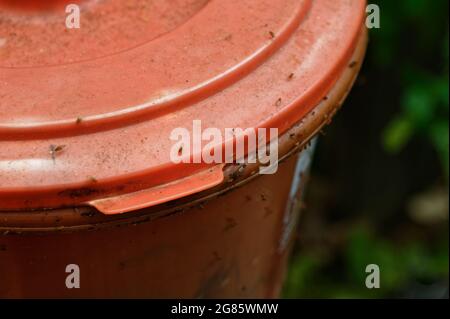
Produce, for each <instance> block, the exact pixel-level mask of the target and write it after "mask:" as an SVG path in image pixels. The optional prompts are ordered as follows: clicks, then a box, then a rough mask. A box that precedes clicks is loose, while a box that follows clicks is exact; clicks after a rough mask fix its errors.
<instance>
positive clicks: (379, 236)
mask: <svg viewBox="0 0 450 319" xmlns="http://www.w3.org/2000/svg"><path fill="white" fill-rule="evenodd" d="M369 2H370V3H375V4H377V5H379V7H380V11H381V28H380V29H372V30H371V32H370V45H369V49H368V53H367V58H366V63H365V71H363V73H365V74H364V76H365V77H367V78H368V82H370V78H371V77H373V78H375V79H380V78H381V79H384V78H385V79H386V80H385V82H383V83H382V85H383V86H386V94H385V95H384V96H379V97H378V98H377V103H378V105H377V106H376V107H379V108H384V109H386V108H388V107H391V106H392V105H395V103H397V101H398V107H397V108H396V109H395V110H392V114H393V115H392V117H391V118H390V119H389V120H388V121H387V123H385V124H383V127H384V129H383V130H382V131H381V132H379V133H377V134H379V135H381V136H380V138H381V141H382V143H381V145H382V147H383V150H384V152H385V153H387V154H390V156H392V158H393V159H396V161H397V162H398V161H399V160H400V159H401V158H402V157H401V156H400V154H401V153H402V151H404V149H405V148H407V146H409V145H408V144H410V143H411V142H412V141H413V140H416V141H417V140H421V141H425V144H428V145H431V148H430V149H434V150H435V152H436V154H437V155H438V156H436V158H437V157H439V160H440V162H441V166H442V170H441V171H442V176H443V177H444V178H443V180H445V183H446V184H447V187H448V179H449V118H448V117H449V75H448V73H449V62H448V61H449V29H448V27H449V25H448V24H449V21H448V9H449V8H448V7H449V1H448V0H432V1H429V0H377V1H369ZM372 85H373V84H372ZM364 89H365V90H371V84H370V83H369V84H368V87H367V88H364ZM383 101H385V103H384V105H383ZM379 135H377V136H379ZM413 145H418V144H417V143H415V144H413ZM419 145H421V144H419ZM421 151H422V150H417V152H418V153H420V152H421ZM382 152H383V151H382ZM372 154H373V153H372ZM356 157H358V156H356ZM435 161H436V162H437V163H438V160H435ZM393 162H394V163H395V161H394V160H393ZM384 163H385V165H386V162H384ZM427 163H428V165H433V164H434V162H432V163H431V164H430V162H427ZM352 165H354V164H352ZM412 169H417V168H412ZM418 169H423V170H424V174H427V173H428V172H429V171H430V169H429V167H420V168H418ZM378 171H380V173H381V174H382V168H378ZM430 174H431V173H430ZM400 176H401V175H400ZM386 179H388V178H387V177H386ZM390 182H391V183H393V184H394V185H401V184H399V183H397V184H395V180H393V179H390ZM410 182H411V181H410ZM429 187H430V188H431V187H432V185H430V186H429ZM441 187H442V186H441ZM444 187H445V186H444ZM371 196H375V195H371ZM396 196H397V195H396ZM401 196H402V195H400V194H398V196H397V197H398V201H400V200H402V201H403V200H405V199H404V198H403V197H401ZM403 196H405V194H404V193H403ZM333 200H334V199H333V198H332V196H331V201H333ZM377 200H378V201H383V198H378V199H376V200H375V201H377ZM373 202H374V201H372V202H370V203H373ZM386 202H387V201H386ZM310 204H313V203H310ZM403 205H404V206H406V205H407V204H406V203H403ZM380 207H383V206H380ZM356 209H358V208H357V207H356ZM359 213H361V214H360V215H361V216H360V218H361V219H362V220H363V225H365V226H360V224H359V223H353V222H352V217H350V221H349V222H348V221H346V222H345V223H350V224H351V223H353V224H354V225H346V226H345V227H346V230H345V232H346V236H345V240H344V242H341V243H340V244H338V245H336V244H330V243H329V242H335V241H337V239H336V238H334V237H333V236H335V237H336V234H332V231H329V228H328V229H327V228H326V227H325V228H323V229H322V230H321V231H323V232H324V233H326V235H324V236H325V238H326V240H325V241H323V240H322V241H320V240H319V242H318V243H315V244H314V241H313V244H314V245H311V242H310V241H308V240H306V241H304V242H303V243H301V244H300V247H299V248H298V250H299V251H298V252H297V254H295V255H294V257H293V259H292V261H291V265H290V268H289V273H288V277H287V281H286V285H285V289H284V297H286V298H299V297H303V298H304V297H307V298H315V297H318V298H379V297H399V296H400V297H401V296H404V295H405V292H406V293H407V292H409V291H410V290H414V289H410V288H409V287H410V286H411V285H414V284H421V283H424V284H425V285H426V284H430V283H435V282H441V283H442V280H444V281H447V284H448V269H449V261H448V253H449V247H448V227H446V226H445V225H443V227H442V225H440V226H439V225H438V228H433V227H431V228H427V227H426V226H424V227H423V228H421V230H420V231H418V230H417V228H420V227H419V226H418V225H415V224H414V223H413V222H412V221H411V220H408V219H405V212H399V214H397V215H396V216H391V217H386V218H387V219H386V220H385V221H383V223H384V222H390V223H391V224H395V223H399V224H401V226H400V227H399V228H400V229H402V232H403V233H402V234H401V235H398V234H397V233H396V230H393V234H392V233H391V234H390V235H388V233H389V232H388V231H384V229H383V228H384V227H385V226H384V225H383V224H382V225H377V224H376V223H377V221H375V220H376V219H377V216H373V215H364V214H363V213H362V212H359ZM399 216H400V217H399ZM320 218H323V217H320ZM328 218H329V217H328ZM389 218H390V219H389ZM402 218H403V220H402ZM394 219H396V220H395V221H393V220H394ZM378 222H379V221H378ZM322 223H323V224H329V225H333V223H334V221H331V222H330V221H322ZM391 226H392V225H391ZM339 227H341V226H339ZM436 229H437V230H439V232H440V233H435V230H436ZM317 231H318V230H316V232H317ZM418 233H419V235H418ZM301 236H302V234H300V237H301ZM338 236H340V235H338ZM396 236H397V237H396ZM433 236H434V237H433ZM398 237H400V238H398ZM429 237H433V239H430V238H429ZM436 237H437V238H436ZM425 238H427V239H426V240H424V239H425ZM338 241H339V240H338ZM371 263H375V264H377V265H379V266H380V269H381V272H382V273H381V277H382V280H381V289H372V290H370V289H367V288H366V287H365V279H366V276H367V274H366V273H365V272H364V270H365V267H366V266H367V265H368V264H371ZM443 284H444V285H445V282H444V283H443Z"/></svg>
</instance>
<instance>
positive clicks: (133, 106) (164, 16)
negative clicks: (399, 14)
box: [0, 0, 365, 213]
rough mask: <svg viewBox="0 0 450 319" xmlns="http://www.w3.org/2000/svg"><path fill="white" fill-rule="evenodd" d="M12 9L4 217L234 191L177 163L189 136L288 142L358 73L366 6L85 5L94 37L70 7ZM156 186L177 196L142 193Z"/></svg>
mask: <svg viewBox="0 0 450 319" xmlns="http://www.w3.org/2000/svg"><path fill="white" fill-rule="evenodd" d="M7 2H9V1H0V210H27V209H33V208H57V207H62V206H72V205H80V204H86V203H90V204H91V205H95V206H96V207H98V208H99V209H100V210H102V211H103V212H105V213H120V212H126V211H130V210H134V209H136V207H140V208H142V207H147V206H151V205H154V204H156V203H160V202H161V201H164V200H169V199H174V198H177V197H181V196H186V195H187V194H189V193H193V192H196V191H199V190H202V189H205V188H208V187H211V186H214V185H217V184H219V183H221V182H222V178H223V177H222V174H217V172H219V170H218V168H217V167H216V168H213V167H211V166H210V165H206V164H192V165H188V164H183V165H175V164H173V163H172V162H171V161H170V158H169V154H170V148H171V147H172V144H173V142H172V141H171V140H170V139H169V137H170V132H171V130H172V129H174V128H176V127H184V128H187V129H189V130H192V121H193V120H194V119H201V120H202V126H203V127H205V128H206V127H217V128H219V129H224V128H234V127H240V128H249V127H251V128H257V127H277V128H279V131H280V133H283V132H284V131H286V130H287V129H288V128H289V127H291V126H292V125H293V124H294V123H296V122H298V121H299V120H301V119H302V117H303V116H305V115H306V114H307V113H308V112H309V111H311V109H312V108H313V107H314V106H315V105H316V104H317V103H318V102H319V101H320V100H321V99H322V97H323V96H324V95H326V93H327V92H328V91H329V90H330V88H331V87H332V86H333V85H334V83H335V82H336V80H337V79H338V78H339V76H340V74H341V73H342V71H343V70H344V68H346V67H347V65H348V60H349V59H350V56H351V54H352V53H353V51H354V49H355V46H356V41H357V39H358V37H359V35H360V30H361V25H362V21H363V18H364V5H365V2H364V1H363V0H341V1H336V0H320V1H311V0H278V1H273V0H245V1H244V0H227V1H223V0H211V1H207V0H177V1H163V0H152V1H150V0H148V1H134V0H133V1H119V0H110V1H93V0H86V1H82V2H81V8H82V14H81V29H74V30H68V29H66V28H65V12H64V10H63V9H56V8H57V7H55V8H54V9H52V10H51V11H48V12H45V14H43V13H42V11H36V10H31V11H26V10H22V11H21V10H19V9H18V8H12V7H11V6H8V5H7V4H6V3H7ZM28 2H29V1H28ZM138 3H139V4H138ZM291 74H293V76H291ZM279 99H281V103H277V101H278V100H279ZM58 146H64V148H63V149H62V151H60V152H58V154H57V156H54V158H52V156H51V154H50V151H49V150H50V148H51V147H58ZM210 170H211V172H214V173H211V174H208V172H209V171H210ZM205 176H206V177H205ZM193 185H195V187H193ZM154 187H159V189H161V187H164V188H165V189H164V194H165V195H164V196H159V197H158V196H153V197H149V196H141V195H142V191H144V192H149V193H151V192H152V190H151V189H152V188H154ZM123 196H125V197H123ZM124 198H126V199H127V200H126V201H124V200H123V199H124ZM149 198H154V200H149ZM106 203H107V204H106ZM108 205H109V206H108ZM108 207H114V209H108Z"/></svg>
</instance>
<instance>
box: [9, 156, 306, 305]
mask: <svg viewBox="0 0 450 319" xmlns="http://www.w3.org/2000/svg"><path fill="white" fill-rule="evenodd" d="M296 160H297V156H292V157H291V158H290V159H289V160H288V161H286V162H284V163H283V164H282V165H281V166H280V169H279V172H278V173H277V174H276V175H266V176H262V177H260V178H258V179H255V180H253V181H250V182H249V183H247V184H246V185H244V186H243V187H241V188H239V189H238V190H235V191H231V192H229V193H227V194H225V195H222V196H218V197H216V198H214V199H212V200H210V201H208V202H206V203H204V204H201V205H196V206H194V207H192V208H189V209H186V210H184V211H183V212H179V213H174V214H171V215H168V216H162V217H160V218H158V219H156V220H153V221H151V222H143V223H138V224H125V225H122V226H120V227H107V228H105V229H100V230H96V231H78V232H73V233H67V234H61V233H54V234H43V235H40V236H30V235H21V236H17V235H16V236H2V237H1V239H0V246H1V247H2V251H1V254H0V282H1V283H2V284H1V285H0V296H2V297H13V298H21V297H53V298H58V297H69V298H70V297H83V298H84V297H87V298H92V297H105V298H131V297H137V298H139V297H141V298H142V297H144V298H238V297H239V298H248V297H252V298H255V297H257V298H267V297H276V296H278V293H279V290H280V285H281V277H282V275H283V270H284V265H285V263H286V257H287V255H288V251H289V249H288V248H289V247H288V245H286V244H285V243H283V238H284V234H283V232H286V231H288V230H289V229H293V227H292V225H290V226H289V225H288V224H285V218H286V217H288V219H289V223H295V221H296V215H290V213H291V212H289V214H287V212H286V203H287V202H288V199H289V193H290V189H291V180H292V178H293V176H294V170H295V166H296ZM299 174H300V172H299ZM297 213H298V210H296V211H295V214H297ZM70 264H76V265H78V266H79V267H80V289H67V287H66V284H65V282H66V277H67V276H68V275H69V274H68V273H66V272H65V271H66V266H67V265H70Z"/></svg>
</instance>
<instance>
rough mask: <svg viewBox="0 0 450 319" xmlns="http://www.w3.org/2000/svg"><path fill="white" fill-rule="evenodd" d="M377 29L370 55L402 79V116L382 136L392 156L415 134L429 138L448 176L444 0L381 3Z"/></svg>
mask: <svg viewBox="0 0 450 319" xmlns="http://www.w3.org/2000/svg"><path fill="white" fill-rule="evenodd" d="M378 5H379V6H380V9H381V21H382V22H381V28H380V29H378V30H374V31H373V32H372V34H371V36H372V41H373V45H372V47H371V49H372V50H371V51H370V52H371V55H370V56H369V57H370V58H371V59H373V62H374V63H376V64H377V65H378V66H379V67H380V68H386V67H389V68H395V69H396V72H398V76H399V77H400V78H401V83H402V86H403V88H402V90H403V92H402V93H401V96H402V98H401V107H402V109H401V111H400V112H399V113H398V115H397V116H396V117H394V118H393V119H392V120H391V122H390V123H389V124H388V126H387V127H386V130H385V132H384V134H383V143H384V146H385V149H386V150H387V151H388V152H390V153H397V152H399V151H401V150H402V148H403V147H404V146H405V145H406V144H407V143H408V141H409V140H410V139H411V138H412V137H413V136H414V135H421V136H424V137H426V138H428V139H429V141H430V143H432V145H433V146H434V148H435V149H436V151H437V152H438V153H439V156H440V158H441V163H442V166H443V170H444V174H445V176H446V177H447V179H448V174H449V128H448V124H449V122H448V117H449V82H448V71H449V63H448V61H449V33H448V1H447V0H433V1H428V0H401V1H390V0H380V1H378Z"/></svg>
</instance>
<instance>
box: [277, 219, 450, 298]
mask: <svg viewBox="0 0 450 319" xmlns="http://www.w3.org/2000/svg"><path fill="white" fill-rule="evenodd" d="M342 249H343V251H342V252H340V253H341V255H342V256H343V260H341V261H340V263H339V262H338V263H336V262H334V263H332V265H330V262H329V259H328V258H327V257H326V254H323V253H322V254H317V253H313V252H309V253H308V254H305V255H298V256H296V257H295V259H294V260H293V263H292V266H291V267H290V269H289V274H288V279H289V280H288V281H287V283H286V286H285V289H284V297H286V298H298V297H308V298H384V297H398V295H399V293H401V290H402V289H404V288H405V287H408V285H410V284H411V278H414V279H415V280H416V281H419V282H422V283H424V284H427V283H431V282H433V281H434V280H435V279H436V278H446V277H447V276H448V267H449V264H448V249H449V247H448V241H446V240H441V241H440V244H439V245H438V246H437V247H435V249H434V250H429V249H428V248H427V247H426V245H425V244H424V243H421V242H418V241H412V242H407V243H397V244H394V243H393V242H392V241H389V240H387V239H380V238H377V236H376V235H375V234H372V233H371V232H370V230H368V229H366V228H364V227H356V228H354V229H353V230H352V231H351V232H350V234H349V237H348V238H347V241H346V245H345V247H343V248H342ZM332 254H336V252H333V253H332ZM372 263H374V264H377V265H378V266H379V267H380V273H381V276H380V277H381V279H380V282H381V287H380V289H367V288H366V286H365V280H366V276H367V275H368V274H366V273H365V272H364V270H365V268H366V266H367V265H369V264H372ZM330 267H337V268H338V269H328V268H330Z"/></svg>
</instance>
